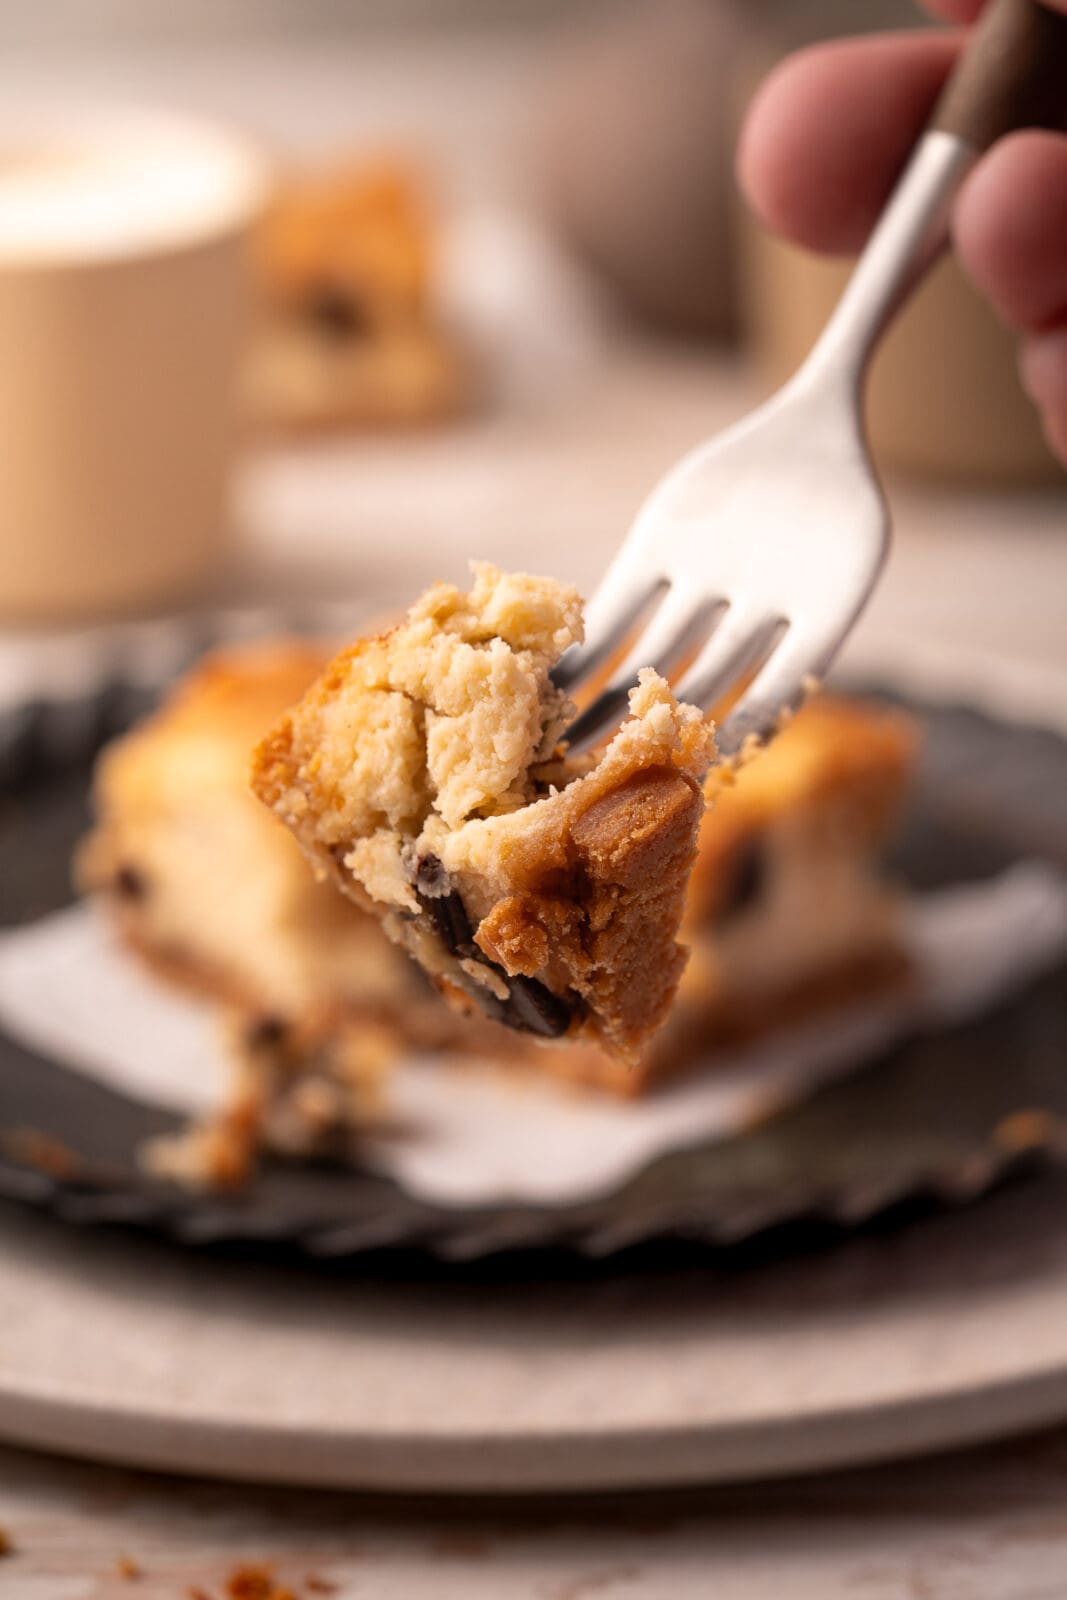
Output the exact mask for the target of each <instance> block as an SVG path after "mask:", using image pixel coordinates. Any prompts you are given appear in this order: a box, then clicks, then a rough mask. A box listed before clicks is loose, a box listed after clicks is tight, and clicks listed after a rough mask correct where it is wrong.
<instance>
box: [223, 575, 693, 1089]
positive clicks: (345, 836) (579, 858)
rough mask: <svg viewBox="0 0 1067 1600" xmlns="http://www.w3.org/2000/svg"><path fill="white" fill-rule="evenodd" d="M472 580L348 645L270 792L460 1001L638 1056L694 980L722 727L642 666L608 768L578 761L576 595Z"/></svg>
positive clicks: (506, 581) (519, 579) (260, 761)
mask: <svg viewBox="0 0 1067 1600" xmlns="http://www.w3.org/2000/svg"><path fill="white" fill-rule="evenodd" d="M473 573H474V583H473V587H472V588H471V590H470V592H469V593H464V592H463V591H461V590H460V589H458V588H456V587H454V586H453V585H451V584H444V583H442V584H437V585H435V586H434V587H433V588H432V589H430V590H429V591H428V592H427V594H425V595H424V596H423V597H422V599H421V600H419V601H418V602H417V604H416V605H415V606H413V607H412V609H411V610H410V612H409V613H408V615H407V617H406V618H405V620H404V621H403V622H402V623H400V624H399V625H398V626H397V627H395V628H393V629H391V630H390V631H389V632H387V633H383V634H379V635H377V636H376V637H373V638H368V639H362V640H360V641H359V642H358V643H356V644H355V645H353V646H352V647H351V648H349V649H347V650H345V651H343V652H342V653H341V654H340V655H339V656H338V657H337V658H336V659H335V660H334V661H333V662H332V663H331V664H330V665H329V666H328V667H327V668H326V670H325V672H323V674H322V675H321V676H320V677H319V679H318V680H317V682H316V683H315V684H314V686H313V687H312V688H311V689H310V690H309V691H308V693H307V694H306V695H305V696H304V698H303V699H302V700H301V702H300V703H299V705H298V706H296V707H295V709H294V710H292V711H291V712H289V713H288V714H287V715H286V716H284V717H283V718H282V719H281V721H280V722H279V724H278V725H277V727H276V728H275V729H274V731H273V732H272V733H271V734H270V735H269V736H268V737H267V738H266V739H265V740H264V742H263V743H262V744H261V745H260V747H259V749H258V750H257V752H256V756H255V759H254V763H253V776H252V782H253V788H254V789H255V791H256V793H257V794H258V795H259V796H260V798H261V799H262V800H263V801H264V802H265V803H266V804H267V805H268V806H270V808H271V809H272V810H273V811H274V812H275V813H276V814H277V815H278V816H279V817H280V818H281V819H282V820H283V821H284V822H285V823H286V824H287V826H288V827H289V828H291V829H292V831H293V833H294V834H295V836H296V838H297V839H298V840H299V842H300V844H301V845H302V846H303V848H304V850H305V851H306V853H307V854H308V856H309V857H310V859H311V861H312V862H313V864H314V865H315V867H316V869H317V870H318V872H319V874H320V876H321V877H323V878H329V879H332V880H333V881H334V882H335V883H336V884H337V885H338V886H339V887H340V888H341V889H342V890H343V891H344V892H345V893H346V894H347V895H349V896H350V897H351V898H352V899H353V900H354V901H355V902H356V903H357V904H358V905H360V906H362V907H363V908H364V909H367V910H371V911H373V912H374V913H375V915H377V916H378V917H379V919H380V920H381V922H382V924H383V926H384V928H385V930H386V932H387V933H388V934H389V936H390V938H392V939H393V940H394V941H395V942H396V943H397V944H400V945H402V946H403V947H404V948H405V949H406V950H407V951H408V952H409V954H411V955H412V956H414V957H415V959H416V960H417V961H418V962H419V964H420V965H421V966H422V967H423V968H424V970H425V971H426V972H427V973H428V974H429V975H430V976H431V978H432V979H433V981H434V982H435V983H436V985H437V986H438V988H439V989H440V990H441V991H442V993H444V994H445V995H446V997H449V998H452V999H454V1000H455V1001H457V1002H458V1003H460V1004H464V1005H466V1006H468V1007H469V1006H470V1004H471V1003H472V1002H473V1003H474V1004H476V1005H477V1006H479V1007H480V1008H481V1009H482V1010H483V1011H484V1012H485V1013H486V1014H487V1015H488V1016H490V1017H492V1018H493V1019H495V1020H497V1021H499V1022H502V1023H504V1024H506V1025H508V1026H510V1027H512V1028H517V1029H519V1030H521V1031H524V1032H527V1033H532V1034H536V1035H540V1036H542V1037H545V1038H554V1039H560V1038H563V1037H566V1038H567V1039H568V1040H577V1039H585V1040H589V1041H594V1042H595V1043H596V1044H597V1045H598V1046H599V1047H600V1048H601V1049H603V1050H605V1051H607V1052H608V1053H609V1054H610V1055H613V1056H615V1057H617V1058H618V1059H620V1060H622V1061H632V1060H635V1059H636V1058H637V1057H638V1055H639V1054H640V1052H641V1050H642V1048H643V1047H644V1045H645V1044H646V1043H647V1041H648V1040H649V1039H650V1038H651V1036H652V1034H653V1033H654V1032H655V1031H656V1029H657V1028H658V1027H659V1026H660V1025H661V1023H662V1022H663V1021H664V1020H665V1018H666V1015H667V1012H668V1010H669V1007H670V1004H671V1000H672V999H673V997H674V993H675V990H676V989H677V986H678V982H679V979H680V977H681V973H682V969H683V967H684V965H685V952H684V950H683V949H682V947H681V946H680V945H679V943H678V931H679V927H680V924H681V920H682V915H683V911H684V907H685V899H686V890H687V885H688V881H689V875H690V872H691V870H692V867H693V864H694V861H695V859H696V851H697V839H698V834H699V830H700V824H701V820H702V818H703V815H704V809H705V800H704V791H703V785H704V780H705V778H706V776H707V772H708V768H709V766H710V764H711V761H712V759H713V756H714V740H713V735H712V732H711V728H710V725H708V724H707V723H706V722H705V720H704V718H703V716H702V714H701V713H700V712H699V711H697V710H696V709H695V708H693V707H691V706H684V705H680V704H679V703H678V702H677V701H676V700H675V698H674V696H673V695H672V693H671V691H670V689H669V687H668V685H667V684H666V683H665V682H664V681H663V680H662V679H661V678H658V677H657V676H656V674H655V673H653V672H645V673H643V674H642V675H641V681H640V684H639V686H638V687H637V688H636V689H635V690H634V692H633V695H632V696H631V704H630V716H629V718H628V719H627V720H626V721H625V722H624V723H623V724H622V726H621V727H620V729H619V730H618V732H617V733H616V735H615V737H614V739H613V740H612V741H611V743H610V744H608V745H607V747H606V749H605V750H604V751H603V753H602V754H601V755H599V757H585V758H582V759H581V760H574V761H572V760H568V759H567V757H566V754H565V752H564V751H562V750H561V748H560V746H559V739H560V736H561V734H562V732H563V730H564V728H565V727H566V725H567V722H568V720H569V718H570V716H571V715H572V711H573V708H572V707H571V706H570V705H569V703H568V702H567V700H566V698H565V697H564V696H563V695H562V694H561V693H560V692H559V691H558V690H557V689H556V688H555V686H554V685H553V683H552V680H551V676H550V672H551V668H552V667H553V665H554V664H555V662H556V661H557V660H558V659H559V657H560V655H562V653H563V651H564V650H565V649H566V648H567V646H568V645H570V644H571V643H573V642H574V641H576V640H578V639H580V638H581V632H582V623H581V602H580V600H579V598H578V595H577V593H576V592H575V591H574V590H572V589H569V588H567V587H565V586H564V585H562V584H559V583H556V582H554V581H553V580H551V579H547V578H533V577H530V576H528V575H525V574H519V575H505V574H504V573H502V572H500V571H499V570H498V569H497V568H495V567H493V566H490V565H488V564H476V565H475V566H474V568H473Z"/></svg>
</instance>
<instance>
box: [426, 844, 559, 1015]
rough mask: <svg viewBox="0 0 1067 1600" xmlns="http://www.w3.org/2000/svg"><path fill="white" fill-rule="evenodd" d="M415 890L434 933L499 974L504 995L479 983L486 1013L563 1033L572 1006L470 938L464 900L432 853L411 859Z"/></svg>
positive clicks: (457, 951)
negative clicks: (514, 971)
mask: <svg viewBox="0 0 1067 1600" xmlns="http://www.w3.org/2000/svg"><path fill="white" fill-rule="evenodd" d="M414 884H415V893H416V894H417V895H418V899H419V905H420V906H421V907H422V909H423V911H424V912H425V914H426V916H427V917H428V918H429V920H430V922H431V923H432V924H433V928H434V932H435V933H436V934H437V936H438V938H439V939H440V940H441V941H442V943H443V944H444V945H445V947H446V949H447V950H448V951H449V952H450V953H451V954H452V955H454V956H457V957H459V959H460V960H464V961H477V962H478V963H479V964H480V965H481V966H483V967H487V968H489V969H490V970H491V971H493V972H495V973H497V975H498V976H499V977H501V978H503V980H504V982H505V983H506V984H507V986H508V997H507V999H506V1000H500V999H498V998H497V996H496V995H494V994H491V993H490V991H489V990H488V989H484V990H483V989H481V988H479V992H478V996H477V998H478V1003H479V1005H480V1006H481V1008H482V1010H483V1011H484V1012H485V1014H486V1016H488V1017H491V1018H492V1019H493V1021H494V1022H500V1023H503V1025H504V1027H506V1028H515V1029H516V1030H517V1031H518V1032H520V1033H536V1034H539V1035H540V1037H541V1038H543V1039H558V1038H559V1036H560V1034H562V1033H566V1031H567V1029H568V1028H569V1027H570V1024H571V1020H572V1018H573V1017H574V1015H575V1011H574V1007H573V1006H572V1005H570V1004H569V1002H568V1001H566V1000H562V999H560V997H559V996H558V995H555V994H553V993H552V991H551V989H546V988H545V986H544V984H543V983H538V982H537V980H536V978H527V977H523V976H521V975H520V976H518V977H512V976H511V974H510V973H507V972H505V971H504V969H503V968H502V967H500V966H498V965H497V963H496V962H495V961H489V960H488V959H487V957H486V955H485V952H484V951H482V950H480V949H479V948H478V946H477V945H476V944H475V942H474V930H473V928H472V927H471V922H470V918H469V917H468V915H467V908H466V906H465V905H464V904H463V900H462V898H461V897H460V895H458V894H457V893H456V891H455V890H454V889H453V888H451V886H450V879H449V876H448V873H447V872H446V871H445V869H444V867H443V866H442V865H441V862H440V861H439V860H438V858H437V857H436V856H435V855H425V856H421V857H420V858H419V860H418V861H417V862H416V864H415V873H414Z"/></svg>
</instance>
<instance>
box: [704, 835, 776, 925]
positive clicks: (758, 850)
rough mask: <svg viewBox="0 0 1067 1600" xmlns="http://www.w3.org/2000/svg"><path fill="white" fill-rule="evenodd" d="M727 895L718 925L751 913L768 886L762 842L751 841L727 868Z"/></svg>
mask: <svg viewBox="0 0 1067 1600" xmlns="http://www.w3.org/2000/svg"><path fill="white" fill-rule="evenodd" d="M727 870H728V872H729V874H730V879H729V884H728V886H727V890H726V893H725V894H724V896H723V898H722V900H721V901H720V902H719V905H718V907H717V908H716V912H715V920H716V922H720V923H721V922H729V921H731V920H732V919H733V918H734V917H739V916H740V915H741V913H742V912H743V911H748V910H750V909H751V907H752V906H754V905H755V904H756V902H757V900H759V899H760V897H761V896H762V894H763V892H764V890H765V889H766V887H767V855H766V852H765V851H764V849H763V846H762V844H761V843H760V841H759V840H758V839H748V840H746V842H745V843H744V844H743V845H742V846H741V849H740V850H739V851H737V853H736V854H735V856H734V858H733V861H732V862H731V864H730V866H729V868H728V869H727Z"/></svg>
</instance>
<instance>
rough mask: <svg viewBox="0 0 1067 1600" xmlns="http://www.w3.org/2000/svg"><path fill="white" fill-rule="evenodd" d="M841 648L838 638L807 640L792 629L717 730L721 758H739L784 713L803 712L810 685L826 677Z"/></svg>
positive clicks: (766, 732) (763, 735) (767, 733)
mask: <svg viewBox="0 0 1067 1600" xmlns="http://www.w3.org/2000/svg"><path fill="white" fill-rule="evenodd" d="M837 644H838V641H837V640H836V638H834V639H823V640H820V639H817V638H812V637H811V636H810V635H809V636H808V637H804V636H803V635H802V634H801V632H800V630H799V629H793V628H791V629H790V631H789V633H787V634H786V636H785V638H784V639H783V640H782V641H781V643H780V644H779V645H778V647H777V649H775V650H773V651H772V652H771V654H770V656H769V657H768V659H767V661H766V664H765V665H764V666H763V667H762V668H761V670H760V671H759V672H758V673H757V674H756V676H755V678H753V680H752V682H751V683H750V684H749V686H748V688H747V689H746V690H745V692H744V694H743V695H742V696H741V698H740V700H738V702H737V704H736V705H735V706H734V707H733V708H732V710H731V711H730V714H729V716H728V717H727V718H726V720H725V721H724V722H723V724H722V726H721V727H720V728H719V729H718V730H717V734H716V744H717V745H718V749H719V754H720V755H724V756H732V755H736V754H737V752H738V751H739V750H740V749H741V747H742V745H744V744H745V742H746V740H748V739H752V738H755V739H759V740H761V741H762V740H765V739H767V738H769V737H770V735H771V734H772V733H774V732H775V730H776V728H777V727H778V726H779V724H780V722H781V719H782V715H783V713H785V714H786V715H788V713H790V712H792V711H797V710H799V708H800V706H801V704H802V702H803V700H804V697H805V694H806V692H807V685H808V684H809V682H811V681H816V682H818V681H821V680H822V678H823V677H824V676H825V674H826V672H827V671H828V670H829V667H830V664H831V662H832V661H833V658H834V656H835V655H836V654H837Z"/></svg>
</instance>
